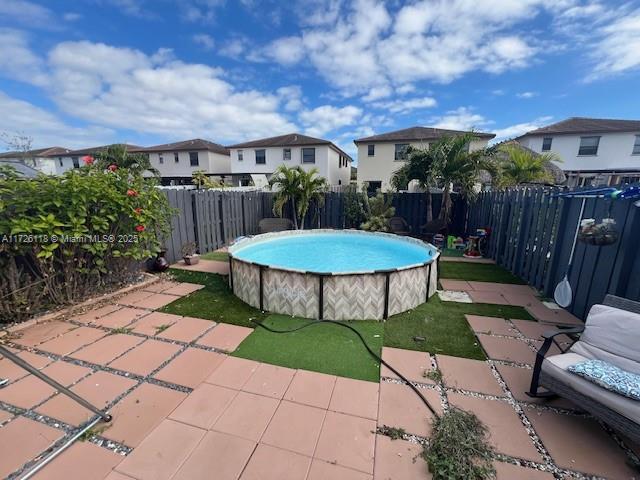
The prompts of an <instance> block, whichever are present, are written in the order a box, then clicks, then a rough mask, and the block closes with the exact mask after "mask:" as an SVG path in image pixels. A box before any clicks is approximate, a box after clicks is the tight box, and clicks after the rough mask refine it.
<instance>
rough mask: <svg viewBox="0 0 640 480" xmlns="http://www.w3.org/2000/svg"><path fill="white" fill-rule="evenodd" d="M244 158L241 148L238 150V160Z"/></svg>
mask: <svg viewBox="0 0 640 480" xmlns="http://www.w3.org/2000/svg"><path fill="white" fill-rule="evenodd" d="M243 160H244V153H243V151H242V150H238V161H239V162H241V161H243Z"/></svg>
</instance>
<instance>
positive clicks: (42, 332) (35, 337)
mask: <svg viewBox="0 0 640 480" xmlns="http://www.w3.org/2000/svg"><path fill="white" fill-rule="evenodd" d="M75 328H78V327H77V326H76V325H74V324H73V323H67V322H59V321H52V322H46V323H39V324H36V325H34V326H33V327H29V328H26V329H24V330H21V331H20V332H19V335H20V337H19V338H16V339H15V340H13V342H14V343H17V344H18V345H24V346H25V347H35V346H36V345H39V344H41V343H44V342H46V341H47V340H51V339H52V338H55V337H57V336H59V335H62V334H63V333H67V332H68V331H70V330H73V329H75Z"/></svg>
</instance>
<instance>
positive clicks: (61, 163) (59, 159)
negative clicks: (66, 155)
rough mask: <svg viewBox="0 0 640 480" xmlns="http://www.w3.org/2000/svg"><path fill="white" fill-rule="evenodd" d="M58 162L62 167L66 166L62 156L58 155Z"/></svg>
mask: <svg viewBox="0 0 640 480" xmlns="http://www.w3.org/2000/svg"><path fill="white" fill-rule="evenodd" d="M58 163H59V164H60V166H61V167H64V162H63V161H62V157H58Z"/></svg>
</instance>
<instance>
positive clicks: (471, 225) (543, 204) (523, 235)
mask: <svg viewBox="0 0 640 480" xmlns="http://www.w3.org/2000/svg"><path fill="white" fill-rule="evenodd" d="M557 193H559V190H557V189H552V188H547V187H531V188H529V187H527V188H517V189H511V190H507V191H499V192H483V193H480V194H479V196H478V198H477V199H476V201H475V202H474V203H473V204H472V205H470V206H469V215H468V232H470V233H471V232H474V231H475V230H476V229H477V228H483V227H489V228H490V229H491V236H490V237H489V247H488V250H489V252H488V255H489V256H490V257H491V258H493V259H494V260H495V261H496V263H497V264H498V265H501V266H503V267H504V268H506V269H508V270H510V271H511V272H512V273H514V274H515V275H517V276H519V277H520V278H522V279H523V280H525V281H526V282H527V283H529V284H530V285H532V286H534V287H535V288H537V289H538V290H540V291H542V292H543V294H544V295H545V296H547V297H552V296H553V291H554V289H555V286H556V285H557V284H558V282H559V281H560V280H561V279H562V277H563V276H564V275H565V272H566V268H567V264H568V261H569V257H570V252H571V245H572V243H573V238H574V235H575V232H576V227H577V225H578V221H579V218H580V209H581V206H582V201H583V199H582V198H567V197H557V196H555V195H556V194H557ZM606 217H612V218H614V219H615V221H616V227H617V230H618V232H619V239H618V241H617V242H616V243H614V244H613V245H608V246H595V245H588V244H585V243H582V242H580V241H578V242H577V244H576V250H575V254H574V259H573V266H572V268H571V272H570V274H569V282H570V283H571V287H572V290H573V303H572V304H571V306H570V307H569V308H568V309H569V310H570V311H571V313H573V314H574V315H576V316H578V317H581V318H584V317H585V316H586V314H587V312H588V311H589V309H590V308H591V306H592V305H593V304H595V303H600V302H602V300H603V299H604V296H605V295H606V294H607V293H611V294H614V295H619V296H621V297H626V298H630V299H632V300H640V208H639V207H636V206H634V204H633V201H631V200H610V199H604V198H587V199H585V207H584V213H583V215H582V218H594V219H595V220H596V221H597V222H599V221H600V220H601V219H602V218H606Z"/></svg>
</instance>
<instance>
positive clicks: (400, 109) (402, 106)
mask: <svg viewBox="0 0 640 480" xmlns="http://www.w3.org/2000/svg"><path fill="white" fill-rule="evenodd" d="M436 105H437V102H436V100H435V99H434V98H431V97H418V98H407V99H399V100H393V101H390V102H377V103H374V104H373V106H374V107H376V108H380V109H384V110H387V111H388V112H390V113H409V112H412V111H414V110H424V109H425V108H433V107H435V106H436Z"/></svg>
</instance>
